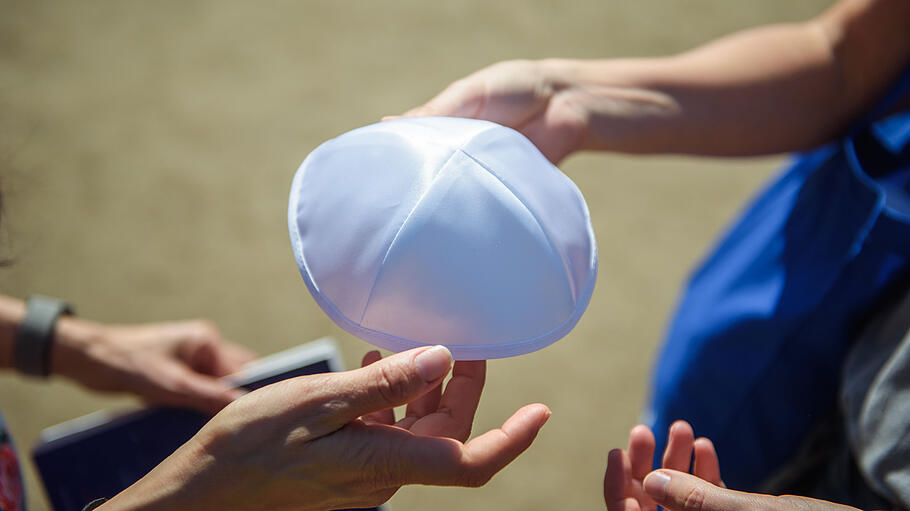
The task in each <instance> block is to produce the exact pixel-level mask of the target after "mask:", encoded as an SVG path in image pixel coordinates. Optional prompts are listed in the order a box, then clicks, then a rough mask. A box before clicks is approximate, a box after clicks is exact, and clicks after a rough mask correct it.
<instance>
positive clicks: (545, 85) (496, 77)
mask: <svg viewBox="0 0 910 511" xmlns="http://www.w3.org/2000/svg"><path fill="white" fill-rule="evenodd" d="M550 65H551V62H548V61H530V60H511V61H506V62H499V63H496V64H493V65H491V66H489V67H486V68H484V69H481V70H480V71H477V72H475V73H473V74H471V75H469V76H467V77H465V78H462V79H460V80H457V81H455V82H454V83H452V84H451V85H449V86H448V87H446V88H445V89H444V90H443V91H442V92H440V93H439V94H438V95H437V96H436V97H434V98H433V99H431V100H430V101H428V102H427V103H426V104H424V105H421V106H419V107H416V108H413V109H411V110H409V111H407V112H405V113H404V114H403V115H402V117H422V116H446V117H468V118H472V119H484V120H487V121H493V122H495V123H498V124H502V125H503V126H508V127H510V128H513V129H515V130H517V131H519V132H521V133H522V134H523V135H525V136H526V137H528V139H530V140H531V142H533V143H534V145H536V146H537V148H538V149H540V152H541V153H543V155H544V156H546V157H547V159H549V160H550V161H551V162H553V163H559V161H560V160H562V159H563V158H565V157H566V156H567V155H568V154H569V153H571V152H573V151H575V150H577V149H579V148H580V144H581V138H582V137H583V136H584V132H585V123H586V121H587V118H586V116H587V114H586V110H585V109H584V108H583V102H582V101H579V95H578V90H577V89H576V88H568V87H563V86H561V85H560V83H561V82H560V81H559V80H557V79H556V77H555V76H553V73H550V72H549V66H550ZM395 117H397V116H391V117H387V118H386V120H388V119H393V118H395Z"/></svg>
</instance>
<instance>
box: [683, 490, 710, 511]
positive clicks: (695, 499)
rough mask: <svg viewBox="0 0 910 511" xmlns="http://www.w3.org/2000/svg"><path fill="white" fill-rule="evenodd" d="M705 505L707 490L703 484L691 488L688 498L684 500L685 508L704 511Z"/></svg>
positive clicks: (690, 510) (691, 510) (689, 510)
mask: <svg viewBox="0 0 910 511" xmlns="http://www.w3.org/2000/svg"><path fill="white" fill-rule="evenodd" d="M704 506H705V490H704V488H702V487H701V486H696V487H694V488H691V489H689V491H688V492H687V493H686V498H685V499H684V500H683V509H684V510H685V511H702V509H704Z"/></svg>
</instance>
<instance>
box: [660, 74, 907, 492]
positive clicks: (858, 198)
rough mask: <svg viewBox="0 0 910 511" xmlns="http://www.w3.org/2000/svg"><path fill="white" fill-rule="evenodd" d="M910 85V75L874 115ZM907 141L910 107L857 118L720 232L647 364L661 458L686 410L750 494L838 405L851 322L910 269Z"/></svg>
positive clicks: (728, 476)
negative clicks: (652, 360) (855, 123)
mask: <svg viewBox="0 0 910 511" xmlns="http://www.w3.org/2000/svg"><path fill="white" fill-rule="evenodd" d="M908 88H910V70H908V72H907V73H906V75H905V76H904V77H902V79H901V80H899V81H898V86H897V87H896V89H895V91H892V93H891V94H889V96H888V99H886V100H885V101H884V102H883V106H880V107H879V108H876V109H875V110H874V111H881V110H883V109H884V108H885V107H887V103H890V102H892V101H893V100H894V98H897V97H899V96H900V94H901V93H902V92H905V91H906V90H907V89H908ZM908 139H910V112H904V113H900V114H897V115H892V116H890V117H888V118H887V119H885V120H883V121H880V122H876V123H874V124H872V125H869V124H868V123H866V122H864V121H861V122H860V123H859V124H858V126H857V127H856V128H855V129H853V130H851V132H850V134H849V135H847V136H845V137H844V138H843V139H842V140H838V141H836V142H834V143H831V144H829V145H826V146H824V147H821V148H819V149H817V150H815V151H812V152H809V153H807V154H802V155H799V156H797V157H795V158H794V160H793V162H792V165H791V166H789V168H787V169H786V170H784V171H783V172H782V173H781V174H780V175H779V176H778V178H777V179H776V180H774V181H773V182H772V183H771V184H770V185H769V186H768V187H767V188H766V189H765V190H764V191H763V192H761V193H760V194H759V195H758V197H757V198H756V199H754V201H753V202H752V204H751V205H750V206H749V207H748V208H747V209H746V210H745V212H744V213H743V214H742V215H741V216H740V218H739V219H738V220H737V221H736V222H735V223H734V224H733V226H732V227H731V228H730V229H729V230H728V232H727V233H726V234H725V235H724V236H722V237H721V239H720V241H719V242H718V243H717V245H716V247H715V248H714V250H713V251H712V252H711V253H710V255H709V256H708V257H707V258H706V259H705V260H704V262H703V263H702V264H701V266H700V267H699V268H698V269H697V270H696V271H695V272H694V273H693V275H692V276H691V278H690V281H689V282H688V285H687V287H686V288H685V290H684V293H683V295H682V298H681V300H680V303H679V306H678V308H677V311H676V315H675V317H674V319H673V321H672V323H671V325H670V328H669V331H668V334H667V338H666V340H665V344H664V346H663V351H662V353H661V354H660V356H659V358H658V361H657V363H656V366H655V368H654V374H653V376H652V382H651V399H650V403H649V408H648V409H647V410H646V412H645V421H646V422H647V423H648V424H649V425H650V426H651V427H652V428H653V429H654V431H655V435H656V437H657V438H658V450H657V454H656V455H657V457H659V456H660V454H661V453H662V452H663V448H664V446H665V439H666V431H667V428H669V426H670V425H671V424H672V423H673V421H675V420H677V419H685V420H687V421H689V422H690V423H691V424H692V426H693V427H694V429H695V433H696V435H698V436H707V437H709V438H711V439H712V440H713V441H714V443H715V446H716V447H717V450H718V455H719V456H720V461H721V469H722V474H723V476H724V479H725V482H726V483H727V484H728V485H729V486H730V487H731V488H736V489H743V490H756V489H757V488H758V486H759V485H760V483H761V482H762V480H763V479H764V478H766V477H767V476H769V475H770V474H771V473H773V471H774V470H775V469H776V468H778V467H780V466H781V465H782V464H783V463H785V462H786V461H788V459H789V458H791V457H792V456H793V455H794V453H795V450H796V449H797V448H798V446H799V445H800V444H801V442H802V440H803V439H804V438H805V435H806V434H807V433H808V432H809V430H810V429H811V428H812V427H813V426H814V425H815V424H816V422H817V421H818V420H819V419H821V418H823V417H824V416H825V415H827V414H828V413H829V412H831V411H832V410H833V407H834V405H835V399H836V392H837V388H838V379H839V376H840V370H841V366H842V364H843V361H844V357H845V355H846V351H847V348H848V346H849V340H850V339H851V337H852V335H851V334H852V332H853V328H854V327H855V325H856V323H857V321H858V319H859V318H860V317H862V315H863V314H865V313H866V311H867V310H868V308H869V307H870V306H871V305H872V304H873V303H874V301H875V300H876V298H877V297H878V296H879V295H880V293H881V292H882V290H883V289H884V288H885V287H886V286H887V285H888V284H889V283H890V282H891V281H892V280H893V279H894V278H895V277H896V276H897V275H899V274H900V273H901V272H904V271H906V270H907V269H908V268H910V216H908V212H910V210H908V208H907V207H906V206H907V205H908V204H910V201H907V197H910V194H908V193H907V191H908V183H910V149H908ZM886 191H887V193H886ZM889 196H890V197H889ZM655 462H657V459H655Z"/></svg>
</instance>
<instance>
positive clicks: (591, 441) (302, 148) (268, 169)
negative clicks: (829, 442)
mask: <svg viewBox="0 0 910 511" xmlns="http://www.w3.org/2000/svg"><path fill="white" fill-rule="evenodd" d="M828 3H829V2H827V1H818V0H812V1H809V0H801V1H799V2H793V1H791V0H763V1H761V2H727V1H721V0H714V1H709V0H687V1H685V2H683V1H678V0H660V1H657V0H641V1H634V2H633V1H617V0H611V1H602V2H587V3H582V2H557V1H535V2H520V1H508V2H506V1H498V2H490V1H482V0H477V1H465V2H456V1H453V2H444V3H443V2H417V1H411V2H397V3H391V2H354V1H331V2H330V1H321V2H260V3H252V2H250V3H246V2H224V1H207V2H206V1H179V2H120V1H116V2H115V1H111V2H58V3H54V2H35V1H27V0H25V1H5V0H4V1H0V169H2V170H0V177H2V187H3V194H4V199H5V201H6V207H5V211H4V218H3V223H4V224H5V228H4V233H3V238H2V243H3V250H4V253H6V254H7V255H10V256H13V257H14V258H15V261H16V262H15V265H14V266H12V267H10V268H6V269H2V270H0V289H2V292H3V293H6V294H11V295H15V296H20V297H22V296H25V295H27V294H28V293H32V292H40V293H45V294H49V295H54V296H61V297H66V298H68V299H69V300H71V301H72V302H73V303H75V304H77V306H78V310H79V312H80V314H82V315H84V316H86V317H92V318H97V319H100V320H105V321H124V322H126V321H150V320H166V319H173V318H188V317H196V316H203V317H209V318H212V319H214V320H215V321H216V322H217V323H218V324H219V325H220V327H221V329H222V330H223V332H224V333H225V334H226V335H227V336H229V337H230V338H232V339H235V340H237V341H239V342H241V343H244V344H246V345H248V346H250V347H251V348H253V349H254V350H257V351H258V352H260V353H263V354H266V353H270V352H274V351H277V350H280V349H283V348H287V347H289V346H292V345H294V344H297V343H300V342H303V341H307V340H310V339H313V338H316V337H319V336H322V335H326V334H332V335H336V336H338V338H339V339H340V340H341V342H342V345H343V349H344V356H345V359H346V361H347V363H348V364H349V365H353V364H354V363H356V361H358V360H359V357H360V355H361V354H362V353H363V352H364V351H366V350H367V348H368V346H367V345H365V344H364V343H362V342H361V341H359V340H357V339H354V338H352V337H350V336H348V335H345V334H343V333H342V332H341V331H340V330H339V329H338V328H337V327H334V326H333V324H332V323H331V322H330V321H329V320H328V319H327V318H326V317H325V316H324V315H323V314H322V313H321V311H320V310H319V309H318V308H317V307H316V305H315V303H314V302H313V300H312V299H311V298H310V296H309V295H308V293H307V291H306V288H305V286H304V285H303V283H302V281H301V280H300V277H299V275H298V273H297V269H296V267H295V265H294V261H293V257H292V255H291V251H290V248H289V242H288V237H287V232H286V224H285V211H286V201H287V193H288V189H289V183H290V180H291V177H292V175H293V172H294V170H295V169H296V168H297V165H298V164H299V163H300V161H301V160H302V159H303V158H304V157H305V156H306V154H307V153H308V152H309V151H310V150H312V149H313V148H314V147H315V146H316V145H317V144H319V143H320V142H322V141H324V140H326V139H328V138H331V137H333V136H335V135H337V134H339V133H342V132H344V131H347V130H349V129H352V128H355V127H358V126H361V125H364V124H369V123H372V122H374V121H377V120H378V119H379V118H380V117H382V116H383V115H387V114H394V113H397V112H401V111H403V110H405V109H406V108H409V107H411V106H413V105H415V104H417V103H420V102H422V101H424V100H425V99H427V98H428V97H430V96H431V95H433V94H434V93H436V92H437V91H438V90H440V89H441V88H442V87H443V86H445V85H446V84H448V83H449V82H451V81H452V80H454V79H456V78H459V77H461V76H462V75H465V74H467V73H469V72H471V71H473V70H475V69H478V68H480V67H482V66H484V65H486V64H489V63H492V62H494V61H497V60H501V59H508V58H519V57H523V58H539V57H548V56H573V57H609V56H628V55H660V54H666V53H669V52H676V51H681V50H684V49H686V48H689V47H691V46H693V45H696V44H699V43H701V42H704V41H707V40H709V39H711V38H714V37H717V36H719V35H722V34H725V33H727V32H730V31H732V30H736V29H740V28H744V27H748V26H752V25H756V24H759V23H765V22H771V21H788V20H802V19H805V18H807V17H809V16H811V15H812V14H814V13H816V12H818V11H819V10H821V9H822V8H823V7H824V6H825V5H827V4H828ZM778 161H779V160H778V159H774V158H770V159H758V160H750V161H731V160H705V159H690V158H677V157H661V158H641V157H639V158H631V157H620V156H613V155H582V156H577V157H574V158H571V159H569V160H568V161H567V162H565V163H564V165H563V170H564V171H565V172H567V173H568V174H569V175H570V176H571V177H572V178H573V179H574V180H575V181H576V182H577V183H578V185H579V186H580V187H581V189H582V191H583V193H584V195H585V197H586V198H587V201H588V205H589V206H590V209H591V213H592V216H593V219H594V225H595V229H596V232H597V239H598V242H599V247H600V277H599V282H598V286H597V289H596V291H595V294H594V299H593V301H592V302H591V305H590V308H589V309H588V312H587V314H586V315H585V316H584V318H583V319H582V321H581V323H580V324H579V325H578V327H577V328H576V329H575V330H574V331H573V332H572V333H571V334H570V335H569V336H568V337H566V338H565V339H563V340H562V341H560V342H559V343H557V344H556V345H554V346H551V347H549V348H547V349H545V350H543V351H540V352H537V353H534V354H532V355H528V356H524V357H519V358H516V359H510V360H497V361H493V362H492V363H491V364H490V376H489V381H488V385H487V389H486V393H485V397H484V399H483V403H482V405H481V408H480V411H479V413H478V417H477V423H476V429H475V430H476V431H480V430H486V429H488V428H490V427H494V426H496V425H498V424H500V423H501V421H503V420H504V419H505V418H506V417H507V416H508V415H509V414H510V413H511V411H513V410H515V409H516V408H518V407H519V406H521V405H524V404H526V403H529V402H534V401H542V402H544V403H547V404H549V405H550V406H551V407H552V409H553V412H554V415H553V417H552V419H551V420H550V423H549V424H548V425H547V426H546V427H545V428H544V430H543V432H542V433H541V436H540V438H539V439H538V440H537V442H536V444H535V445H534V446H533V447H532V448H531V449H530V450H529V451H528V452H527V453H526V454H524V455H523V456H522V457H521V458H519V460H518V461H517V462H515V463H514V464H513V465H512V466H511V467H509V468H508V469H506V470H505V471H504V472H503V473H502V474H500V475H499V476H497V477H496V478H495V479H494V480H493V481H492V482H491V483H490V484H489V485H487V486H486V487H485V488H482V489H479V490H462V489H431V488H420V487H412V488H405V489H403V490H401V491H400V492H399V493H398V495H396V496H395V497H394V499H393V500H392V506H393V508H394V509H396V510H417V509H430V508H431V509H435V510H440V511H442V510H455V509H491V510H492V509H513V510H518V509H528V510H538V509H539V510H551V509H579V510H581V509H590V510H594V509H601V508H602V507H603V504H602V498H601V477H602V470H603V467H604V463H605V459H606V453H607V451H608V449H609V448H611V447H615V446H620V445H623V444H624V442H625V437H626V432H627V430H628V428H629V427H630V426H632V425H634V424H635V423H636V417H637V414H638V411H639V407H640V404H641V403H642V400H643V398H644V395H645V386H646V378H647V376H646V375H647V372H648V368H649V365H650V360H651V356H652V354H653V352H654V350H655V347H656V345H657V342H658V341H659V338H660V335H661V332H662V330H663V328H664V327H665V324H666V320H667V317H668V314H669V312H670V311H671V308H672V306H673V303H674V299H675V296H676V293H677V290H678V288H679V286H680V283H681V282H682V280H683V279H684V277H685V274H686V271H687V269H688V268H689V267H690V266H691V265H692V264H693V263H694V262H695V261H696V260H697V259H698V257H699V256H700V254H702V253H703V251H704V250H705V247H706V246H707V245H708V244H709V243H710V240H711V239H712V238H713V236H714V234H715V233H716V232H717V231H718V229H720V228H721V227H722V225H723V224H724V223H725V221H726V219H728V218H729V217H730V215H731V214H733V213H734V212H735V211H736V210H737V208H738V206H739V204H740V203H741V201H743V199H744V198H745V197H747V196H748V195H749V194H750V193H751V191H752V190H753V189H754V188H755V186H756V185H758V184H759V183H760V182H761V181H762V180H763V179H764V178H765V177H766V176H767V175H768V174H769V173H770V172H771V171H772V170H773V169H774V167H775V166H776V165H777V163H778ZM129 404H130V401H129V400H128V399H127V398H113V397H98V396H92V395H89V394H87V393H85V392H83V391H81V390H79V389H77V388H75V387H74V386H71V385H69V384H67V383H64V382H59V381H55V382H52V383H49V384H45V383H34V382H26V381H22V380H21V379H18V378H16V377H14V376H11V375H4V376H2V377H0V408H2V410H3V412H4V414H5V415H6V417H7V419H8V421H9V423H10V426H11V428H12V431H13V434H14V436H15V437H16V439H17V441H18V442H19V445H20V449H22V450H26V447H27V446H30V445H31V444H32V443H33V442H34V441H35V438H36V436H37V433H38V431H39V430H40V429H41V428H43V427H46V426H48V425H51V424H54V423H57V422H60V421H63V420H66V419H70V418H73V417H76V416H79V415H82V414H85V413H88V412H91V411H93V410H96V409H98V408H102V407H109V406H124V405H129ZM99 455H103V453H99ZM29 471H30V472H29V473H28V475H27V477H28V490H29V493H30V496H31V506H32V507H31V509H34V510H42V509H45V506H46V504H45V503H44V500H43V495H42V491H41V489H40V487H39V486H38V485H37V483H36V479H35V476H34V473H33V472H31V467H29Z"/></svg>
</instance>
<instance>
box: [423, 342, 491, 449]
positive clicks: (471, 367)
mask: <svg viewBox="0 0 910 511" xmlns="http://www.w3.org/2000/svg"><path fill="white" fill-rule="evenodd" d="M486 368H487V363H486V361H484V360H474V361H462V362H456V363H455V366H454V368H453V369H452V378H451V379H450V380H449V382H448V383H447V384H446V388H445V392H444V393H443V394H442V397H441V398H440V399H438V400H437V402H436V403H428V404H433V405H435V407H434V408H433V409H432V412H431V413H427V414H426V415H424V416H422V417H420V418H419V420H417V421H414V422H413V423H412V424H409V425H408V426H407V427H409V428H410V430H411V432H413V433H415V434H418V435H432V436H446V437H449V438H454V439H456V440H460V441H462V442H464V441H465V440H467V439H468V437H470V436H471V426H472V425H473V423H474V414H475V413H476V412H477V405H478V404H479V403H480V395H481V394H482V393H483V385H484V381H485V380H486ZM430 394H432V392H431V393H430ZM428 395H429V394H428ZM425 397H426V396H425ZM421 399H423V398H421Z"/></svg>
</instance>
